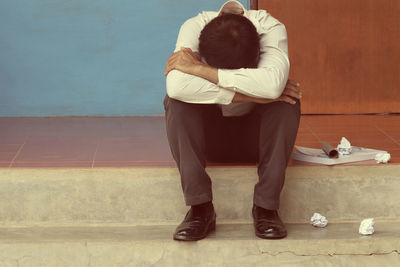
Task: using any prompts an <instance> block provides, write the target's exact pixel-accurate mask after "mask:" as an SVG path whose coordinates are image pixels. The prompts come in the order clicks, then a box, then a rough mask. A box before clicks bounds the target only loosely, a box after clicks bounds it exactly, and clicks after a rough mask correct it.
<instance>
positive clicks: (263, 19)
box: [246, 9, 284, 28]
mask: <svg viewBox="0 0 400 267" xmlns="http://www.w3.org/2000/svg"><path fill="white" fill-rule="evenodd" d="M246 15H247V17H248V18H249V19H250V20H256V21H258V22H259V23H260V24H261V26H263V27H264V28H265V27H267V28H268V27H271V26H276V25H283V23H282V22H280V21H279V20H278V19H276V18H275V17H273V16H272V15H271V14H270V13H268V11H267V10H263V9H260V10H247V14H246ZM283 26H284V25H283Z"/></svg>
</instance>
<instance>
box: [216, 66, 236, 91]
mask: <svg viewBox="0 0 400 267" xmlns="http://www.w3.org/2000/svg"><path fill="white" fill-rule="evenodd" d="M234 79H235V74H234V72H233V71H232V70H225V69H218V86H221V87H224V88H232V89H233V90H234V88H235V82H234Z"/></svg>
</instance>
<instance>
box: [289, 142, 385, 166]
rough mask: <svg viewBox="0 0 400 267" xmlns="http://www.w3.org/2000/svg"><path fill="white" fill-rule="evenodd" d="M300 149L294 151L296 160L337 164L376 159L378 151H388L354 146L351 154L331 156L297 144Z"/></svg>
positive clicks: (319, 150)
mask: <svg viewBox="0 0 400 267" xmlns="http://www.w3.org/2000/svg"><path fill="white" fill-rule="evenodd" d="M295 148H296V149H297V150H298V152H297V151H295V152H293V154H292V158H293V159H294V160H300V161H306V162H311V163H319V164H324V165H336V164H342V163H348V162H356V161H363V160H371V159H375V156H376V154H378V153H387V152H386V151H384V150H376V149H370V148H363V147H356V146H353V147H351V148H352V152H351V154H350V155H340V154H339V158H337V159H335V158H329V157H328V155H326V154H325V152H324V151H323V150H322V149H318V148H308V147H302V146H295Z"/></svg>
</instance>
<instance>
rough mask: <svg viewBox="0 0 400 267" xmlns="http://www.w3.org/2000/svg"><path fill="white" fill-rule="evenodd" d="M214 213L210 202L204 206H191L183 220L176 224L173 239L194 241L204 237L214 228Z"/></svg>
mask: <svg viewBox="0 0 400 267" xmlns="http://www.w3.org/2000/svg"><path fill="white" fill-rule="evenodd" d="M215 219H216V214H215V211H214V207H213V205H212V204H210V205H208V206H206V207H200V208H194V207H191V208H190V210H189V211H188V213H187V214H186V217H185V219H184V220H183V222H182V223H181V224H180V225H178V227H177V228H176V230H175V233H174V239H175V240H178V241H196V240H200V239H203V238H205V237H206V236H207V235H208V234H209V233H210V232H212V231H214V230H215Z"/></svg>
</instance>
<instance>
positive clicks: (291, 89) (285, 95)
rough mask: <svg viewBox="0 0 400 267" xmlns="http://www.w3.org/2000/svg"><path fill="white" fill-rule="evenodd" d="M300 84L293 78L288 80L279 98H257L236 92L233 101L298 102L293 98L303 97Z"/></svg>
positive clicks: (260, 102) (262, 102)
mask: <svg viewBox="0 0 400 267" xmlns="http://www.w3.org/2000/svg"><path fill="white" fill-rule="evenodd" d="M299 86H300V84H299V83H298V82H295V81H293V80H288V81H287V83H286V86H285V89H284V90H283V92H282V94H281V96H280V97H278V98H277V99H267V98H256V97H251V96H247V95H244V94H240V93H236V94H235V96H234V97H233V100H232V102H254V103H259V104H268V103H272V102H277V101H282V102H286V103H289V104H296V101H295V100H294V99H293V98H295V99H301V97H302V93H301V92H300V90H299Z"/></svg>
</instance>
